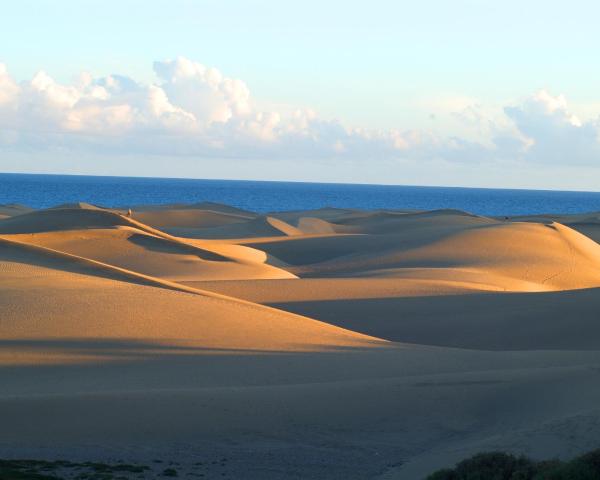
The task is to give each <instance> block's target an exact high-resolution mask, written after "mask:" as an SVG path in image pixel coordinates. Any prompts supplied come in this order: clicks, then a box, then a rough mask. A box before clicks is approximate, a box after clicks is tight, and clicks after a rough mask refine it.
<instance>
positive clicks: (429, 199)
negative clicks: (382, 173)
mask: <svg viewBox="0 0 600 480" xmlns="http://www.w3.org/2000/svg"><path fill="white" fill-rule="evenodd" d="M201 201H212V202H218V203H225V204H227V205H232V206H235V207H238V208H243V209H246V210H251V211H254V212H261V213H264V212H273V211H282V210H305V209H313V208H320V207H325V206H331V207H339V208H361V209H423V210H432V209H439V208H455V209H460V210H465V211H467V212H471V213H475V214H479V215H525V214H535V213H578V212H591V211H600V192H561V191H548V190H505V189H487V188H455V187H413V186H388V185H354V184H331V183H297V182H258V181H242V180H194V179H171V178H133V177H97V176H72V175H29V174H0V204H6V203H21V204H25V205H29V206H31V207H35V208H43V207H51V206H55V205H59V204H61V203H68V202H88V203H92V204H95V205H100V206H105V207H118V206H119V207H126V206H131V205H140V204H164V203H194V202H201Z"/></svg>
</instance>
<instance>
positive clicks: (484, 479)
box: [427, 449, 600, 480]
mask: <svg viewBox="0 0 600 480" xmlns="http://www.w3.org/2000/svg"><path fill="white" fill-rule="evenodd" d="M427 480H600V449H598V450H594V451H591V452H589V453H586V454H584V455H581V456H579V457H576V458H574V459H573V460H571V461H568V462H561V461H559V460H550V461H542V462H536V461H534V460H531V459H529V458H527V457H524V456H519V457H517V456H515V455H510V454H507V453H503V452H489V453H480V454H477V455H475V456H473V457H471V458H469V459H467V460H463V461H462V462H460V463H458V464H457V465H456V466H455V467H454V468H452V469H444V470H438V471H437V472H435V473H433V474H431V475H429V476H428V477H427Z"/></svg>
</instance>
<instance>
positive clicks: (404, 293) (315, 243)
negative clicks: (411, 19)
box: [0, 203, 600, 479]
mask: <svg viewBox="0 0 600 480" xmlns="http://www.w3.org/2000/svg"><path fill="white" fill-rule="evenodd" d="M132 212H133V215H132V216H131V217H130V216H128V215H127V209H125V208H118V209H105V208H102V207H99V206H94V205H89V204H85V203H78V204H68V205H61V206H58V207H55V208H52V209H46V210H32V209H28V208H26V207H22V206H14V205H10V206H0V305H1V306H2V311H1V313H0V424H1V425H2V429H0V457H5V458H8V457H10V458H22V457H37V458H47V459H56V458H67V459H70V460H95V461H116V460H121V459H122V460H126V461H128V462H134V463H145V464H148V463H152V462H153V461H154V460H156V459H163V460H164V461H172V462H176V464H177V468H178V469H179V472H180V475H182V476H185V475H186V474H187V473H194V468H196V467H194V464H196V463H197V462H200V461H201V462H203V467H202V468H203V469H204V470H203V473H204V474H206V475H207V476H208V477H209V478H212V477H216V476H218V477H220V478H221V477H227V478H249V479H283V478H286V479H287V478H298V479H300V478H302V479H305V478H306V479H312V478H334V479H335V478H340V479H342V478H343V479H352V478H356V479H364V478H372V479H419V478H423V477H424V476H425V475H427V474H428V473H430V472H431V471H432V470H435V469H437V468H441V467H444V466H448V465H450V464H452V463H454V462H455V461H457V460H460V459H462V458H464V457H465V456H468V455H470V454H472V453H475V452H478V451H481V450H490V449H503V450H509V451H513V452H516V453H525V454H528V455H531V456H533V457H537V458H547V457H552V456H560V457H563V458H567V457H569V456H572V455H575V454H578V453H580V452H583V451H585V450H588V449H591V448H597V447H598V446H599V445H600V407H599V405H600V381H599V380H600V322H599V321H598V314H597V312H598V311H600V245H599V244H598V243H597V242H598V241H600V238H599V236H598V232H600V215H598V214H593V213H591V214H585V215H583V214H582V215H573V216H564V215H562V216H561V215H544V216H538V217H520V218H511V219H508V220H507V219H505V218H504V217H502V218H498V219H496V218H485V217H480V216H475V215H470V214H468V213H465V212H460V211H453V210H442V211H433V212H414V211H376V212H372V211H358V210H344V209H334V208H324V209H320V210H313V211H306V212H273V213H270V214H267V215H260V214H256V213H253V212H247V211H244V210H240V209H236V208H234V207H228V206H222V205H218V204H214V203H201V204H195V205H166V206H139V207H132Z"/></svg>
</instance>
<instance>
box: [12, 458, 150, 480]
mask: <svg viewBox="0 0 600 480" xmlns="http://www.w3.org/2000/svg"><path fill="white" fill-rule="evenodd" d="M146 470H149V468H148V467H146V466H144V465H129V464H125V463H117V464H114V465H111V464H107V463H97V462H84V463H75V462H68V461H64V460H56V461H46V460H0V480H61V479H62V478H64V472H65V471H71V472H74V474H73V475H69V477H71V478H76V479H78V480H120V479H127V478H128V476H127V475H126V474H132V473H137V474H140V473H144V472H145V471H146ZM61 472H62V473H61ZM75 472H76V473H75ZM124 474H125V475H124Z"/></svg>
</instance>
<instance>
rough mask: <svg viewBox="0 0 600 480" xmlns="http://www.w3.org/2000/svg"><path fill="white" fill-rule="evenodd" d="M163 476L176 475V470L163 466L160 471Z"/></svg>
mask: <svg viewBox="0 0 600 480" xmlns="http://www.w3.org/2000/svg"><path fill="white" fill-rule="evenodd" d="M162 474H163V477H176V476H177V470H175V469H174V468H165V469H164V470H163V472H162Z"/></svg>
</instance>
